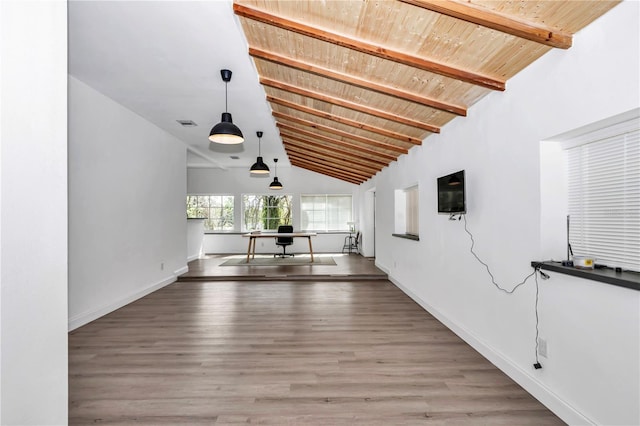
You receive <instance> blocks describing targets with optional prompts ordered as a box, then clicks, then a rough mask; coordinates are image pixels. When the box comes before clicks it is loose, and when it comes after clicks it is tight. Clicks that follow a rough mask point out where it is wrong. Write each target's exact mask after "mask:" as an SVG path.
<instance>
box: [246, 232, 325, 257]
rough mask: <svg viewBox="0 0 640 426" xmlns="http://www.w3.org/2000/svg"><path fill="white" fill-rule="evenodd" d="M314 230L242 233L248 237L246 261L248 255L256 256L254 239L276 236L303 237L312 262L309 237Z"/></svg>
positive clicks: (313, 233)
mask: <svg viewBox="0 0 640 426" xmlns="http://www.w3.org/2000/svg"><path fill="white" fill-rule="evenodd" d="M316 235H318V234H316V233H315V232H281V233H278V232H266V233H264V234H262V233H260V234H243V235H242V236H243V237H247V238H249V248H248V249H247V263H249V256H251V258H252V259H253V258H255V257H256V240H257V239H258V238H278V237H293V238H296V237H305V238H306V239H307V240H309V254H310V255H311V262H313V247H312V246H311V237H315V236H316Z"/></svg>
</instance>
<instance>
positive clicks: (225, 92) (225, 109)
mask: <svg viewBox="0 0 640 426" xmlns="http://www.w3.org/2000/svg"><path fill="white" fill-rule="evenodd" d="M228 85H229V83H227V82H226V81H225V82H224V112H229V105H227V86H228Z"/></svg>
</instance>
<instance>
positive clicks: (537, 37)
mask: <svg viewBox="0 0 640 426" xmlns="http://www.w3.org/2000/svg"><path fill="white" fill-rule="evenodd" d="M400 1H402V2H404V3H408V4H412V5H414V6H418V7H420V8H423V9H427V10H431V11H433V12H437V13H441V14H443V15H447V16H451V17H453V18H457V19H461V20H463V21H466V22H471V23H472V24H476V25H481V26H483V27H486V28H491V29H492V30H496V31H500V32H503V33H506V34H510V35H512V36H516V37H520V38H523V39H526V40H531V41H535V42H536V43H541V44H545V45H547V46H551V47H557V48H560V49H568V48H570V47H571V44H572V37H573V36H572V35H571V34H568V33H565V32H562V31H560V30H557V29H553V28H550V27H548V26H546V25H542V24H539V23H537V22H531V21H527V20H525V19H519V18H517V17H514V16H508V15H505V14H502V13H499V12H495V11H493V10H491V9H488V8H486V7H483V6H479V5H475V4H473V3H471V2H468V1H467V2H464V3H463V2H461V1H455V0H447V1H443V0H400Z"/></svg>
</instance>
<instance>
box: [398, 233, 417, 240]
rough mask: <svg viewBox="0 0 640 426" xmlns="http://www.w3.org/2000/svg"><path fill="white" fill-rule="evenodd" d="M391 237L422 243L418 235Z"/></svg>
mask: <svg viewBox="0 0 640 426" xmlns="http://www.w3.org/2000/svg"><path fill="white" fill-rule="evenodd" d="M391 235H392V236H394V237H398V238H404V239H406V240H413V241H420V237H419V236H417V235H410V234H391Z"/></svg>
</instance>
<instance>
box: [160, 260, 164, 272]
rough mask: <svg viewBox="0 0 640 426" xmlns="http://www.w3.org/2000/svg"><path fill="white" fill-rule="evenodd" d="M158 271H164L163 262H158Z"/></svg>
mask: <svg viewBox="0 0 640 426" xmlns="http://www.w3.org/2000/svg"><path fill="white" fill-rule="evenodd" d="M160 270H161V271H164V262H160Z"/></svg>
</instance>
